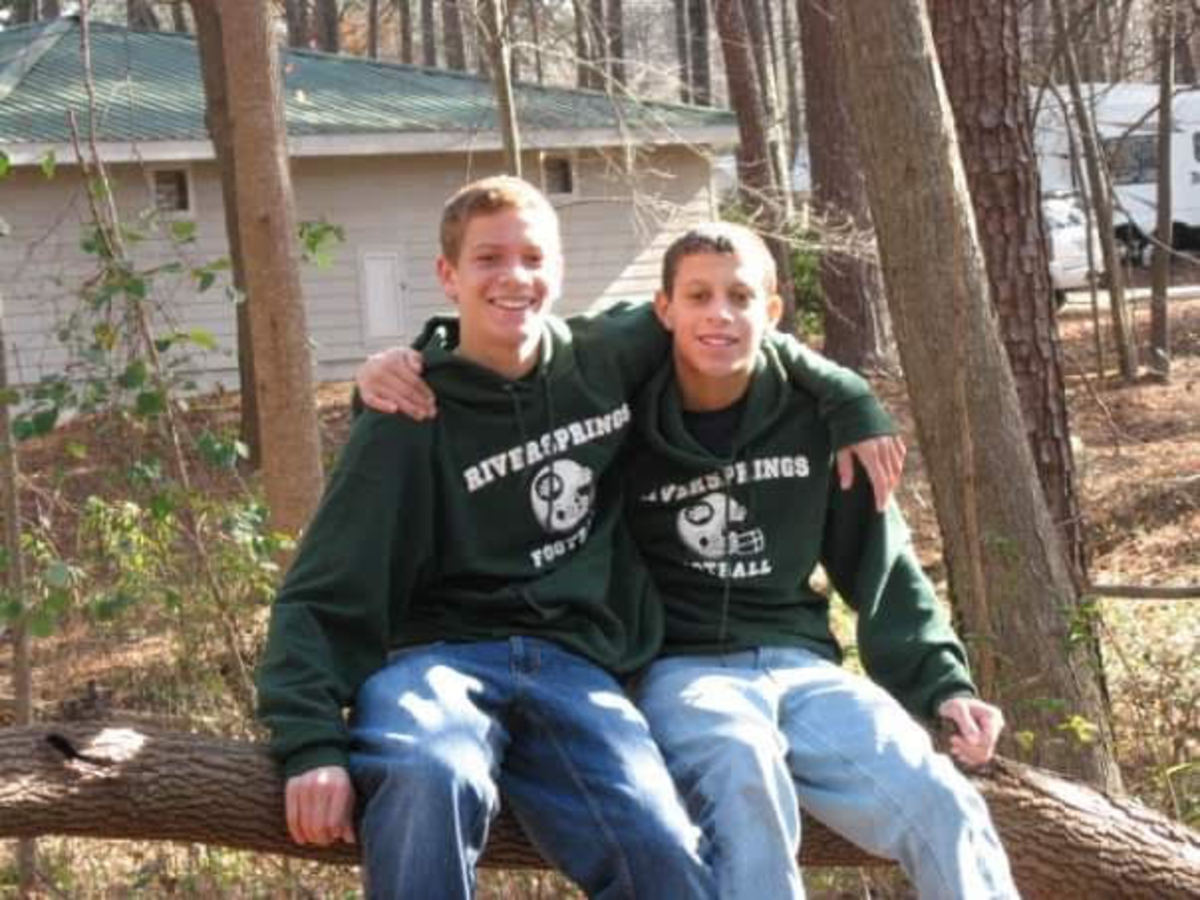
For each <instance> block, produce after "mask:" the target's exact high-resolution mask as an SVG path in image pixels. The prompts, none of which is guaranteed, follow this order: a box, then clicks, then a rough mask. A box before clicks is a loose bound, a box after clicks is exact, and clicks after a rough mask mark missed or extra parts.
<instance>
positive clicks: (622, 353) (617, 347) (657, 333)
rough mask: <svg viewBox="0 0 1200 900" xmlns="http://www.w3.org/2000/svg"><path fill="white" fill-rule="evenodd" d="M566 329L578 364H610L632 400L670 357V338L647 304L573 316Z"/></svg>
mask: <svg viewBox="0 0 1200 900" xmlns="http://www.w3.org/2000/svg"><path fill="white" fill-rule="evenodd" d="M566 326H567V328H569V329H570V331H571V337H572V340H573V341H574V343H575V348H576V349H575V356H576V360H577V361H578V363H579V364H580V365H582V366H584V367H592V366H593V365H594V364H596V363H599V362H603V363H605V364H607V365H608V366H609V367H610V368H611V372H612V375H613V377H615V378H618V379H620V381H621V383H622V386H623V389H624V391H625V393H626V395H627V396H629V397H632V396H634V395H635V394H636V393H637V392H638V390H640V389H641V388H642V387H643V386H644V385H645V384H646V382H648V381H649V380H650V377H651V376H652V375H653V374H654V373H655V372H657V371H658V370H659V369H660V368H661V367H662V365H663V363H665V362H666V361H667V360H668V359H669V358H670V351H671V339H670V335H668V334H667V331H666V329H665V328H663V326H662V323H661V322H659V320H658V316H657V315H655V313H654V306H653V304H651V303H648V302H637V303H631V302H627V301H622V302H620V303H616V304H614V305H612V306H609V307H606V308H604V309H602V310H599V311H597V312H589V313H584V314H581V315H577V316H571V317H570V318H568V319H567V320H566Z"/></svg>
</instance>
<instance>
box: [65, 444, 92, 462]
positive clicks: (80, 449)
mask: <svg viewBox="0 0 1200 900" xmlns="http://www.w3.org/2000/svg"><path fill="white" fill-rule="evenodd" d="M63 449H64V450H66V451H67V456H69V457H71V458H72V459H87V455H88V448H87V444H81V443H80V442H79V441H67V443H66V444H65V445H64V447H63Z"/></svg>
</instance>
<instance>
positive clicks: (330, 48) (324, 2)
mask: <svg viewBox="0 0 1200 900" xmlns="http://www.w3.org/2000/svg"><path fill="white" fill-rule="evenodd" d="M315 2H316V13H317V47H318V48H319V49H321V50H324V51H325V52H326V53H337V52H338V49H339V48H340V47H341V31H340V29H339V27H338V26H339V25H340V17H339V15H338V4H337V0H315Z"/></svg>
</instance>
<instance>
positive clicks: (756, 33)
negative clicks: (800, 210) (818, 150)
mask: <svg viewBox="0 0 1200 900" xmlns="http://www.w3.org/2000/svg"><path fill="white" fill-rule="evenodd" d="M742 11H743V13H744V18H745V20H746V32H747V34H748V35H749V37H750V56H751V57H752V58H753V59H754V71H755V73H756V74H757V75H758V90H759V96H760V97H761V98H762V109H763V115H764V116H765V119H764V122H765V125H766V133H767V156H768V158H769V159H770V161H771V183H772V185H773V187H774V195H773V197H772V199H771V202H772V203H773V204H775V205H776V206H777V207H778V208H779V210H780V216H781V217H782V218H781V221H788V220H790V219H791V217H792V209H791V192H790V190H789V189H788V184H789V181H790V179H789V178H788V175H789V174H790V173H789V171H788V165H787V160H786V159H785V156H786V153H787V150H786V146H787V142H786V140H785V139H784V135H783V128H782V124H783V117H782V116H781V115H780V114H779V92H778V89H777V87H776V84H775V66H774V64H773V63H772V62H771V51H770V47H771V42H772V40H773V38H772V37H771V34H770V31H769V30H768V28H767V23H766V21H765V20H764V19H763V7H762V2H761V0H750V2H746V3H743V4H742Z"/></svg>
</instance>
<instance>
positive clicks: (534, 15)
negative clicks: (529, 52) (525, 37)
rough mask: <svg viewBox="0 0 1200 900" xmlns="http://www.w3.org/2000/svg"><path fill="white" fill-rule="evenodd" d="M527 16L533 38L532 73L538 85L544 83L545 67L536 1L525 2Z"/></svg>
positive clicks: (538, 9)
mask: <svg viewBox="0 0 1200 900" xmlns="http://www.w3.org/2000/svg"><path fill="white" fill-rule="evenodd" d="M525 8H526V10H527V14H528V16H529V33H530V35H531V36H532V37H533V72H534V77H535V78H536V79H537V83H538V84H545V83H546V72H545V65H544V63H543V62H542V13H541V7H540V6H539V5H538V2H537V0H526V4H525Z"/></svg>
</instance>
